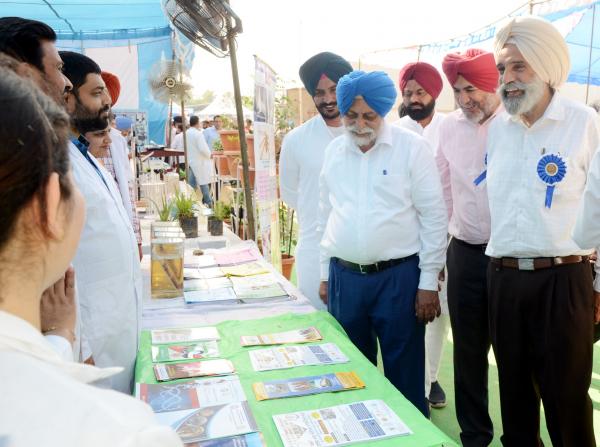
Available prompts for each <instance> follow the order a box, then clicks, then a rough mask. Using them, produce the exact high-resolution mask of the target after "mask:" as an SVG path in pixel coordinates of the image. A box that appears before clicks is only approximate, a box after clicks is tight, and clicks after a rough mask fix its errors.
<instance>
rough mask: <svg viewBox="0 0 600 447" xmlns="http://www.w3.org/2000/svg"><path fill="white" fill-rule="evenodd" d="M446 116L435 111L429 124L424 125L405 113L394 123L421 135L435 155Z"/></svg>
mask: <svg viewBox="0 0 600 447" xmlns="http://www.w3.org/2000/svg"><path fill="white" fill-rule="evenodd" d="M445 117H446V115H444V114H443V113H439V112H433V118H431V121H430V122H429V124H428V125H427V126H425V127H423V126H421V125H420V124H419V122H418V121H415V120H414V119H412V118H411V117H410V116H408V115H404V116H403V117H402V118H400V119H399V120H397V121H394V122H393V123H392V125H394V126H398V127H402V128H404V129H408V130H412V131H413V132H415V133H416V134H418V135H421V136H422V137H423V138H425V139H426V140H427V142H428V143H429V146H431V149H432V150H433V155H434V156H435V155H436V154H437V150H438V145H439V142H440V124H442V122H443V121H444V118H445Z"/></svg>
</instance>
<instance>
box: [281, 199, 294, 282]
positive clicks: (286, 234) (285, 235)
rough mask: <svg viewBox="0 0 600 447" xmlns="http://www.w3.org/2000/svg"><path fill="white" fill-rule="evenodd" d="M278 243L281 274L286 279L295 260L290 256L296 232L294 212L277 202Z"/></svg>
mask: <svg viewBox="0 0 600 447" xmlns="http://www.w3.org/2000/svg"><path fill="white" fill-rule="evenodd" d="M279 232H280V233H279V242H280V244H281V273H282V274H283V276H285V277H286V279H288V280H289V279H290V278H291V276H292V268H293V267H294V262H295V260H296V258H295V257H294V256H293V255H292V250H293V248H295V247H296V242H297V236H296V233H297V230H296V229H295V228H294V210H293V209H291V208H288V207H287V205H286V204H285V203H283V202H282V201H280V202H279Z"/></svg>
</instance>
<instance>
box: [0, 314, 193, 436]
mask: <svg viewBox="0 0 600 447" xmlns="http://www.w3.org/2000/svg"><path fill="white" fill-rule="evenodd" d="M0 365H2V368H0V396H2V398H1V400H0V402H1V403H0V445H2V446H3V447H28V446H44V447H80V446H86V447H105V446H109V447H182V444H181V440H180V439H179V437H178V436H177V435H176V434H175V433H174V432H173V430H172V429H171V428H169V427H166V426H163V425H159V424H158V421H157V420H156V417H155V415H154V414H153V413H152V410H151V408H150V407H149V406H148V405H146V404H144V403H143V402H141V401H139V400H136V399H134V398H133V397H130V396H126V395H124V394H122V393H118V392H115V391H112V390H104V389H100V388H98V387H95V386H90V385H87V384H88V383H91V382H94V381H96V380H98V379H104V378H106V377H110V376H111V375H113V374H114V373H115V372H116V371H115V369H116V368H109V369H100V368H96V367H93V366H89V365H82V364H78V363H73V362H68V361H64V360H62V359H61V358H60V356H59V355H58V354H57V353H56V352H55V351H54V350H53V348H52V346H51V345H50V344H48V343H47V340H45V339H44V337H43V336H42V334H41V333H40V332H39V331H38V330H37V329H36V328H34V327H33V326H32V325H31V324H29V323H28V322H27V321H25V320H22V319H21V318H18V317H16V316H15V315H12V314H10V313H7V312H3V311H0ZM116 370H117V371H118V369H116Z"/></svg>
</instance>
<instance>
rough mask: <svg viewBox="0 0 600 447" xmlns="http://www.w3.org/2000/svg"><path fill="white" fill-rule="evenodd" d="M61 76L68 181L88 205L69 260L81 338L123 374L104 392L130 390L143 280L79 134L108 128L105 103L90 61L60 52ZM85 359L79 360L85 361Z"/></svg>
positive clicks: (122, 222) (109, 185)
mask: <svg viewBox="0 0 600 447" xmlns="http://www.w3.org/2000/svg"><path fill="white" fill-rule="evenodd" d="M60 56H61V58H62V60H63V62H64V73H65V75H66V76H67V77H68V78H69V80H70V81H71V83H72V84H73V89H72V90H71V91H70V92H69V93H68V95H67V98H66V102H67V111H68V112H69V114H70V115H71V121H72V128H73V134H72V136H71V144H70V147H69V152H70V158H71V165H72V170H73V178H74V181H75V183H76V184H77V186H78V187H79V189H80V190H81V192H82V193H83V195H84V197H85V200H86V222H85V227H84V229H83V233H82V237H81V241H80V244H79V247H78V249H77V254H76V255H75V259H74V260H73V265H74V267H75V271H76V272H77V277H76V281H77V286H78V290H79V294H80V297H79V300H80V305H81V318H82V333H83V334H84V336H85V337H86V339H87V341H88V342H89V345H90V349H91V355H92V357H93V360H94V362H95V364H96V365H97V366H100V367H109V366H120V367H123V368H124V371H123V372H122V373H120V374H118V375H116V376H114V377H113V378H112V379H111V382H110V387H111V388H113V389H115V390H119V391H123V392H127V393H129V392H131V385H132V380H133V372H134V366H135V358H136V353H137V346H138V338H139V321H140V310H141V274H140V265H139V259H138V251H137V244H136V239H135V235H134V233H133V229H132V227H131V221H130V219H129V216H128V215H127V212H126V211H125V208H124V207H123V201H122V200H121V196H120V194H119V191H118V189H117V186H116V185H115V182H114V181H113V179H112V177H111V175H110V174H109V173H108V172H107V171H106V170H105V169H104V168H103V167H102V166H101V165H100V164H99V163H98V162H97V160H96V159H95V158H94V156H93V155H91V154H90V153H89V152H88V151H87V146H88V142H87V141H86V140H85V138H84V137H83V136H82V135H80V134H79V132H78V131H77V129H78V128H80V127H83V125H84V124H86V125H88V126H89V125H90V121H94V120H97V121H98V127H99V128H101V127H102V126H104V127H106V126H107V125H108V114H109V112H110V102H111V100H110V97H109V95H108V91H107V89H106V87H105V84H104V81H103V80H102V77H101V71H100V67H99V66H98V65H97V64H96V63H95V62H94V61H93V60H91V59H90V58H88V57H86V56H84V55H81V54H78V53H73V52H68V51H63V52H61V53H60ZM84 358H85V357H84Z"/></svg>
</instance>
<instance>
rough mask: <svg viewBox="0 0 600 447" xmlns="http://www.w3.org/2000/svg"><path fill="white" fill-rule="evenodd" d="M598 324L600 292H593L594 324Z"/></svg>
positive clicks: (599, 317)
mask: <svg viewBox="0 0 600 447" xmlns="http://www.w3.org/2000/svg"><path fill="white" fill-rule="evenodd" d="M598 323H600V292H596V291H595V290H594V324H598Z"/></svg>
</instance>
